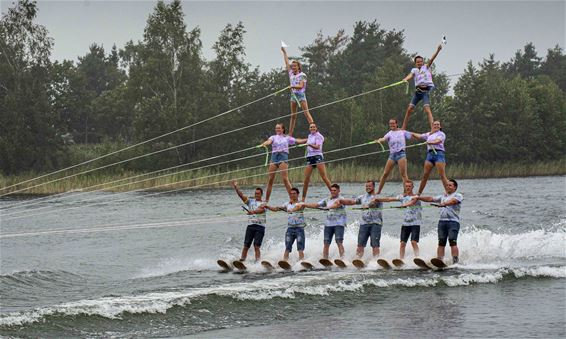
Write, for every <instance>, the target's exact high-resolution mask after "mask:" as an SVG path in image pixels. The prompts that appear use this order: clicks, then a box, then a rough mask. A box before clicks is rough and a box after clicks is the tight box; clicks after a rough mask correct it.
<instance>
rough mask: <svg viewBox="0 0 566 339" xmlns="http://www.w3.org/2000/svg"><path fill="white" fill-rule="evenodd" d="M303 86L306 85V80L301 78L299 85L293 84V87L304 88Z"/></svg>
mask: <svg viewBox="0 0 566 339" xmlns="http://www.w3.org/2000/svg"><path fill="white" fill-rule="evenodd" d="M303 87H305V81H304V80H301V81H300V82H299V84H298V85H297V86H291V88H293V89H302V88H303Z"/></svg>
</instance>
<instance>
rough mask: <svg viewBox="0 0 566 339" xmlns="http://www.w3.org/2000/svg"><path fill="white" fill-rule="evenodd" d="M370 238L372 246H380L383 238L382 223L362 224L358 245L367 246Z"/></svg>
mask: <svg viewBox="0 0 566 339" xmlns="http://www.w3.org/2000/svg"><path fill="white" fill-rule="evenodd" d="M368 238H369V239H370V243H369V244H370V245H371V247H372V248H379V240H381V225H380V224H366V225H360V231H359V232H358V246H360V247H366V245H367V243H368Z"/></svg>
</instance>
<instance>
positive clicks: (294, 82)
mask: <svg viewBox="0 0 566 339" xmlns="http://www.w3.org/2000/svg"><path fill="white" fill-rule="evenodd" d="M289 79H290V80H291V86H299V84H300V83H301V81H304V82H305V83H304V84H303V88H301V89H294V88H293V93H305V91H306V90H307V75H306V74H305V73H303V72H299V73H297V74H295V73H293V71H289Z"/></svg>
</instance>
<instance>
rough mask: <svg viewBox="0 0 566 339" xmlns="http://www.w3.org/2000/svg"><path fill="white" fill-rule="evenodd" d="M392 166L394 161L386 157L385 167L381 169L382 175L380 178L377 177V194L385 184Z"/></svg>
mask: <svg viewBox="0 0 566 339" xmlns="http://www.w3.org/2000/svg"><path fill="white" fill-rule="evenodd" d="M393 166H395V161H393V160H391V159H387V162H386V163H385V168H384V169H383V175H382V176H381V179H379V188H378V189H377V194H380V193H381V190H382V189H383V186H384V185H385V180H386V179H387V177H388V176H389V173H391V170H392V169H393Z"/></svg>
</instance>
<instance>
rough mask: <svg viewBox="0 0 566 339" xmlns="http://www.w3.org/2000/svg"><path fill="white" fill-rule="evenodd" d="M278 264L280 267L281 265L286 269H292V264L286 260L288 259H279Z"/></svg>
mask: <svg viewBox="0 0 566 339" xmlns="http://www.w3.org/2000/svg"><path fill="white" fill-rule="evenodd" d="M277 265H279V267H281V268H282V269H284V270H285V271H290V270H291V265H290V264H289V262H288V261H286V260H279V262H278V263H277Z"/></svg>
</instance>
